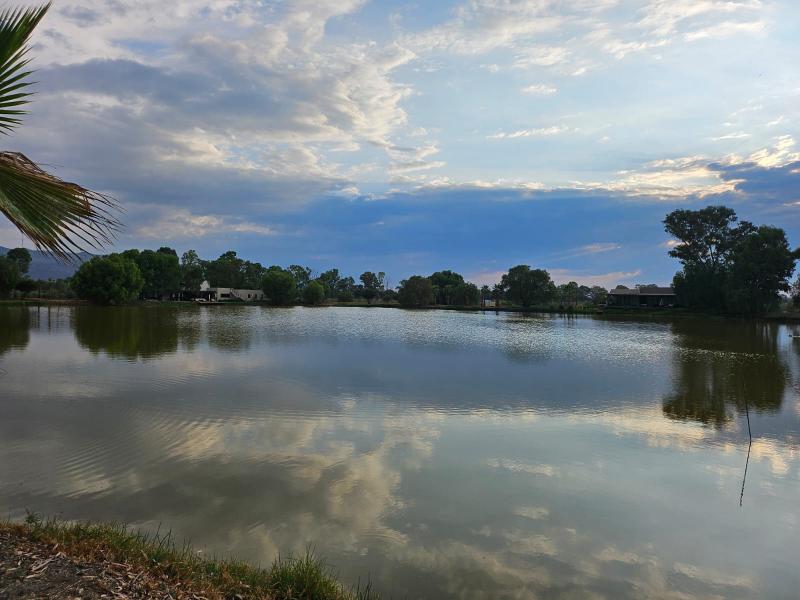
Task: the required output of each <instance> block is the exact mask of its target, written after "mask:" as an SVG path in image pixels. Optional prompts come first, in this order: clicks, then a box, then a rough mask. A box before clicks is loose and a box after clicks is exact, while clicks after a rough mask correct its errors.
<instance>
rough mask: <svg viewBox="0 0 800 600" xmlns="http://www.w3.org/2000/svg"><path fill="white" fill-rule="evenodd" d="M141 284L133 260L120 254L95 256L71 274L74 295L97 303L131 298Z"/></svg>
mask: <svg viewBox="0 0 800 600" xmlns="http://www.w3.org/2000/svg"><path fill="white" fill-rule="evenodd" d="M142 285H144V279H143V278H142V275H141V273H140V272H139V267H137V266H136V263H135V262H133V261H132V260H130V259H129V258H126V257H124V256H122V255H120V254H109V255H108V256H95V257H94V258H93V259H91V260H89V261H87V262H85V263H83V264H82V265H81V266H80V267H79V268H78V270H77V271H76V272H75V275H73V276H72V287H73V289H74V290H75V293H77V294H78V297H80V298H84V299H86V300H91V301H92V302H97V303H98V304H125V303H126V302H130V301H132V300H135V299H136V297H137V296H138V295H139V292H140V291H141V289H142Z"/></svg>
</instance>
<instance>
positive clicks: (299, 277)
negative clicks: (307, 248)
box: [287, 265, 311, 292]
mask: <svg viewBox="0 0 800 600" xmlns="http://www.w3.org/2000/svg"><path fill="white" fill-rule="evenodd" d="M287 270H288V271H289V273H291V274H292V277H294V281H295V284H296V285H297V289H298V290H299V291H300V292H302V291H303V289H304V288H305V287H306V286H307V285H308V282H309V281H311V268H310V267H304V266H302V265H289V268H288V269H287Z"/></svg>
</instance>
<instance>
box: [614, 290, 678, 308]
mask: <svg viewBox="0 0 800 600" xmlns="http://www.w3.org/2000/svg"><path fill="white" fill-rule="evenodd" d="M606 305H607V306H609V307H614V306H616V307H626V308H667V307H670V306H674V305H675V290H674V289H672V288H671V287H642V288H633V289H628V288H620V289H615V290H610V291H609V292H608V297H607V299H606Z"/></svg>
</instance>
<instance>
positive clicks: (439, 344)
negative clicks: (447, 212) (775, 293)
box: [0, 306, 800, 599]
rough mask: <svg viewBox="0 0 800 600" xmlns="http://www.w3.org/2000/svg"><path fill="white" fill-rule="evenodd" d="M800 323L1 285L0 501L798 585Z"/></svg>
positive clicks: (596, 586)
mask: <svg viewBox="0 0 800 600" xmlns="http://www.w3.org/2000/svg"><path fill="white" fill-rule="evenodd" d="M790 331H792V329H791V328H789V327H786V326H779V325H775V324H755V323H748V322H736V321H703V320H697V319H681V320H675V321H634V320H599V319H590V318H579V319H574V318H573V319H566V318H560V317H552V316H520V315H511V314H501V315H495V314H480V313H457V312H443V311H429V312H422V311H418V312H413V311H402V310H391V309H388V310H387V309H355V308H341V309H340V308H327V309H304V308H294V309H270V308H264V307H245V306H241V307H233V306H230V307H185V308H176V307H139V308H109V309H102V308H91V307H76V308H65V307H61V308H46V307H42V308H22V307H0V511H1V512H2V514H4V515H10V516H12V517H22V516H24V514H25V510H26V509H27V510H31V511H37V512H41V513H45V514H48V515H52V514H57V515H61V516H62V517H63V518H67V519H105V520H123V521H127V522H130V523H133V524H136V525H139V526H141V527H145V528H150V527H153V528H154V527H157V526H158V525H159V524H163V526H169V527H171V528H172V529H173V531H174V532H175V533H176V534H177V535H178V536H179V537H187V538H190V539H191V540H192V541H193V542H194V543H195V545H197V546H198V547H200V548H203V549H205V551H208V552H225V553H233V554H236V555H238V556H241V557H245V558H248V559H250V560H252V561H254V562H260V563H268V562H269V561H271V560H272V559H273V558H274V557H275V556H276V555H277V553H278V552H281V553H282V554H285V553H287V552H302V551H304V550H305V549H306V548H307V547H308V546H309V545H313V546H314V547H315V548H316V551H317V552H318V553H319V554H321V555H323V556H325V557H326V558H327V560H328V562H329V563H330V564H331V565H333V566H334V567H335V568H336V569H337V570H338V571H339V573H340V574H341V577H342V579H344V580H345V581H347V582H351V583H355V582H356V581H357V580H358V579H359V577H360V578H362V580H363V578H364V577H365V576H367V575H369V576H370V577H371V579H372V580H373V581H374V582H375V583H376V584H377V587H378V588H379V589H380V590H381V591H383V592H385V593H386V594H387V595H388V594H391V595H392V597H394V598H410V599H414V598H465V599H466V598H470V599H472V598H474V599H479V598H608V599H624V598H793V599H794V598H797V597H798V589H800V570H799V569H798V562H799V559H800V522H799V519H800V452H799V450H798V449H799V448H800V392H798V390H800V387H798V386H800V342H794V341H793V340H792V339H791V338H790V337H789V333H790ZM746 410H748V411H749V415H750V425H751V428H752V434H753V442H752V446H751V449H750V458H749V466H748V470H747V479H746V483H745V486H744V495H743V498H742V500H741V502H742V505H741V506H740V496H741V494H742V478H743V475H744V470H745V462H746V460H747V455H748V433H747V421H746Z"/></svg>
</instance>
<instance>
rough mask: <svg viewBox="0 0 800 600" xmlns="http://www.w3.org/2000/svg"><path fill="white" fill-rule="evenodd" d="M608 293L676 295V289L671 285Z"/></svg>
mask: <svg viewBox="0 0 800 600" xmlns="http://www.w3.org/2000/svg"><path fill="white" fill-rule="evenodd" d="M608 293H609V294H611V295H612V296H674V295H675V290H674V289H673V288H671V287H654V288H632V289H623V290H609V292H608Z"/></svg>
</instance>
